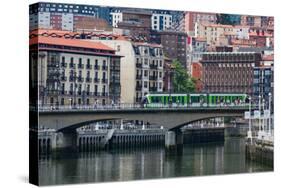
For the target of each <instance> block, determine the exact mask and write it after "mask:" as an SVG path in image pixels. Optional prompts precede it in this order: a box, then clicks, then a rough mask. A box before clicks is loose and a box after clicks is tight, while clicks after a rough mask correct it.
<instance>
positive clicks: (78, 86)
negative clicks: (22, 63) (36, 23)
mask: <svg viewBox="0 0 281 188" xmlns="http://www.w3.org/2000/svg"><path fill="white" fill-rule="evenodd" d="M29 45H30V57H31V59H30V61H31V62H30V63H31V67H32V69H31V75H32V78H31V80H33V81H34V82H35V84H36V83H37V84H38V88H39V102H38V103H39V104H40V105H52V106H55V105H72V106H80V105H93V104H100V105H106V104H111V103H112V101H113V102H115V103H117V102H119V101H120V58H121V56H118V55H116V54H115V51H114V50H113V49H112V48H110V47H108V46H106V45H104V44H102V43H98V42H87V41H82V40H78V39H65V38H54V37H44V36H39V37H38V36H37V37H33V38H31V39H30V43H29Z"/></svg>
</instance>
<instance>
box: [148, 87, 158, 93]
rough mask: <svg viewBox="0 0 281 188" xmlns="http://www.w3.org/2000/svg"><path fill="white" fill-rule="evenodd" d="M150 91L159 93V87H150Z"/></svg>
mask: <svg viewBox="0 0 281 188" xmlns="http://www.w3.org/2000/svg"><path fill="white" fill-rule="evenodd" d="M149 91H152V92H156V91H157V87H149Z"/></svg>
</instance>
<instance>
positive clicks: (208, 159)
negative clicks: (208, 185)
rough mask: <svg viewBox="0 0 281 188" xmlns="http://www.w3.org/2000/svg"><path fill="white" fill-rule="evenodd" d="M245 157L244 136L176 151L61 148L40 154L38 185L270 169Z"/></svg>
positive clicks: (158, 149)
mask: <svg viewBox="0 0 281 188" xmlns="http://www.w3.org/2000/svg"><path fill="white" fill-rule="evenodd" d="M272 170H273V168H272V167H269V166H266V165H263V164H259V163H255V162H251V161H248V160H246V158H245V141H244V139H243V138H227V139H226V140H225V142H222V143H209V144H196V145H184V146H183V150H182V152H180V153H178V154H169V155H167V153H166V154H165V148H164V147H162V146H161V147H160V146H159V147H149V148H130V149H128V148H127V149H115V150H110V151H99V152H92V153H78V152H63V153H57V154H55V155H54V154H53V155H49V156H40V160H39V183H40V185H54V184H73V183H89V182H107V181H128V180H141V179H156V178H171V177H183V176H201V175H215V174H233V173H248V172H264V171H272Z"/></svg>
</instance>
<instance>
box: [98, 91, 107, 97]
mask: <svg viewBox="0 0 281 188" xmlns="http://www.w3.org/2000/svg"><path fill="white" fill-rule="evenodd" d="M100 96H102V97H107V96H108V93H105V92H102V93H101V95H100Z"/></svg>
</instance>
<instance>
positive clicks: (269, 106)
mask: <svg viewBox="0 0 281 188" xmlns="http://www.w3.org/2000/svg"><path fill="white" fill-rule="evenodd" d="M271 97H272V96H271V93H268V111H269V125H268V129H269V134H270V135H271Z"/></svg>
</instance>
